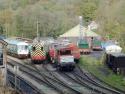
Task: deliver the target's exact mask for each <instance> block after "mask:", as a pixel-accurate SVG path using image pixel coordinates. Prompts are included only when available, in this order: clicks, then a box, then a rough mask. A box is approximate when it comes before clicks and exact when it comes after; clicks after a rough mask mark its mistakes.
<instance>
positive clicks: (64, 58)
mask: <svg viewBox="0 0 125 94" xmlns="http://www.w3.org/2000/svg"><path fill="white" fill-rule="evenodd" d="M49 57H50V61H51V63H55V64H57V66H58V68H59V69H60V70H63V69H68V70H73V69H74V68H75V63H78V62H79V59H80V52H79V49H78V47H77V45H75V44H73V43H69V44H60V43H57V44H51V46H50V47H49Z"/></svg>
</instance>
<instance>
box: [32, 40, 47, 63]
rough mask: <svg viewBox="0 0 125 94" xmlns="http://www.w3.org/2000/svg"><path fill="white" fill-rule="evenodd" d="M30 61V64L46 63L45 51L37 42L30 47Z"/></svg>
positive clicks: (42, 45)
mask: <svg viewBox="0 0 125 94" xmlns="http://www.w3.org/2000/svg"><path fill="white" fill-rule="evenodd" d="M30 56H31V61H32V63H45V62H46V51H45V49H44V44H42V43H40V42H38V43H33V44H32V46H31V55H30Z"/></svg>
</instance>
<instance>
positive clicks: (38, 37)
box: [36, 20, 40, 42]
mask: <svg viewBox="0 0 125 94" xmlns="http://www.w3.org/2000/svg"><path fill="white" fill-rule="evenodd" d="M36 27H37V40H38V42H39V41H40V36H39V22H38V20H37V26H36Z"/></svg>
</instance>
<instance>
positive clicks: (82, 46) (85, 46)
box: [78, 39, 91, 54]
mask: <svg viewBox="0 0 125 94" xmlns="http://www.w3.org/2000/svg"><path fill="white" fill-rule="evenodd" d="M78 47H79V51H80V53H81V54H89V53H91V49H90V47H89V43H88V42H87V40H85V39H83V40H80V41H79V42H78Z"/></svg>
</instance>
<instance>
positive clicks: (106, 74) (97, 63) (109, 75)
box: [80, 56, 125, 91]
mask: <svg viewBox="0 0 125 94" xmlns="http://www.w3.org/2000/svg"><path fill="white" fill-rule="evenodd" d="M101 61H102V60H101V59H100V60H96V59H95V58H92V57H90V56H82V57H81V59H80V66H81V67H82V68H84V69H86V70H88V71H89V72H90V73H92V74H93V75H95V76H96V77H98V78H99V79H101V80H102V81H104V82H106V83H108V84H109V85H111V86H113V87H115V88H118V89H120V90H123V91H125V78H124V77H123V76H121V75H116V74H114V73H113V72H112V71H111V70H110V69H109V68H107V67H106V66H105V65H104V64H103V63H101Z"/></svg>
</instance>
